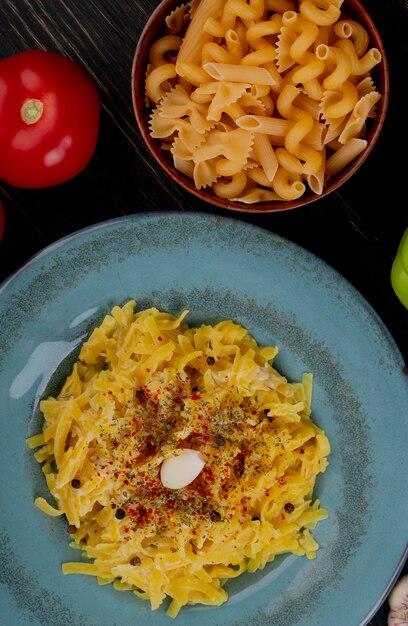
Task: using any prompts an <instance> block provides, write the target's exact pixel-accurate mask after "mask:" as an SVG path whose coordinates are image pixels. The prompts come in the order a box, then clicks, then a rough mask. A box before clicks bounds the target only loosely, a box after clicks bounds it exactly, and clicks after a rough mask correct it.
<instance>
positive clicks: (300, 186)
mask: <svg viewBox="0 0 408 626" xmlns="http://www.w3.org/2000/svg"><path fill="white" fill-rule="evenodd" d="M272 186H273V190H274V191H275V193H276V194H277V195H278V196H279V197H280V198H283V200H296V199H297V198H300V197H301V196H302V195H303V194H304V193H305V189H306V187H305V185H304V183H302V182H301V181H300V180H299V179H295V180H293V178H292V174H291V173H290V172H288V171H287V170H285V169H284V168H283V167H278V170H277V172H276V174H275V177H274V179H273V183H272Z"/></svg>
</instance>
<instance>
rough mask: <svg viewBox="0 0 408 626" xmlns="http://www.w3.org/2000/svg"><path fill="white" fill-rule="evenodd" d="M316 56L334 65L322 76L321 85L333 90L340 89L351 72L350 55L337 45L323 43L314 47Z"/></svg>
mask: <svg viewBox="0 0 408 626" xmlns="http://www.w3.org/2000/svg"><path fill="white" fill-rule="evenodd" d="M316 56H317V58H318V59H321V60H322V61H327V62H328V63H330V64H333V65H334V70H333V71H331V72H330V74H328V75H327V76H326V77H325V78H324V80H323V87H324V88H325V89H329V90H333V91H335V90H336V89H340V88H341V86H342V85H343V83H345V82H346V80H347V79H348V78H349V76H350V74H351V73H352V62H351V59H350V56H349V55H348V54H347V53H345V52H344V51H343V50H341V49H340V48H338V47H335V46H326V45H325V44H320V45H319V46H318V47H317V48H316Z"/></svg>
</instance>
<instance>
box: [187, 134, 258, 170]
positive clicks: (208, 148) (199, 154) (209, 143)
mask: <svg viewBox="0 0 408 626" xmlns="http://www.w3.org/2000/svg"><path fill="white" fill-rule="evenodd" d="M252 143H253V133H251V132H248V131H246V130H243V129H241V128H237V129H236V130H232V131H231V132H228V133H224V132H222V131H220V130H212V131H210V132H209V133H208V135H207V137H206V141H205V143H204V144H202V145H201V146H200V147H199V148H198V149H197V150H196V152H195V155H194V162H195V163H200V162H201V161H207V160H209V159H213V158H216V157H220V156H223V157H224V158H226V159H229V160H230V161H234V162H236V163H240V164H241V165H242V167H244V166H245V163H246V162H247V159H248V155H249V152H250V150H251V147H252Z"/></svg>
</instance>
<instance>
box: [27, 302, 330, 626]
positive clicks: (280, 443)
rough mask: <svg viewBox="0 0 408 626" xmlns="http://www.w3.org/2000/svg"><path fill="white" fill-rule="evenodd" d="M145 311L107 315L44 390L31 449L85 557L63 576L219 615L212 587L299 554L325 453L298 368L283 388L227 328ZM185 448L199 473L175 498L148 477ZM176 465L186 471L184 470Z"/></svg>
mask: <svg viewBox="0 0 408 626" xmlns="http://www.w3.org/2000/svg"><path fill="white" fill-rule="evenodd" d="M187 313H188V311H184V312H183V313H182V314H181V315H180V316H179V317H177V318H176V317H174V316H172V315H170V314H167V313H164V312H161V311H159V310H157V309H156V308H150V309H147V310H141V311H138V312H135V302H134V301H129V302H128V303H127V304H125V305H124V306H123V307H119V306H115V307H114V308H113V309H112V312H111V314H110V315H107V316H106V317H105V318H104V320H103V321H102V323H101V325H100V326H99V327H97V328H96V329H95V330H94V331H93V332H92V333H91V335H90V336H89V339H88V340H87V341H86V342H85V343H84V345H83V346H82V348H81V351H80V354H79V360H78V361H77V362H76V363H75V365H74V366H73V369H72V373H71V374H70V375H69V376H68V378H67V380H66V382H65V384H64V385H63V387H62V389H61V391H60V393H59V395H58V396H57V397H55V398H53V397H49V398H47V399H45V400H42V401H41V411H42V412H43V415H44V425H43V431H42V433H40V434H39V435H35V436H34V437H31V438H30V439H29V440H28V445H29V447H31V448H34V447H38V450H37V451H36V452H35V458H36V460H37V461H38V462H39V463H42V469H43V472H44V475H45V478H46V481H47V485H48V489H49V491H50V493H51V494H52V496H53V498H54V500H55V503H56V504H50V503H48V502H47V501H46V500H45V499H44V498H42V497H38V498H37V499H36V501H35V502H36V504H37V505H38V506H39V507H40V509H42V510H43V511H44V512H45V513H48V514H50V515H55V516H58V515H65V516H66V518H67V523H68V532H69V533H71V537H72V543H71V545H72V547H75V548H78V549H79V550H81V551H82V554H83V557H86V558H87V559H88V560H87V561H84V560H79V561H78V562H75V561H74V562H69V563H64V564H63V566H62V569H63V572H64V573H65V574H87V575H91V576H95V577H96V578H97V579H98V582H99V583H100V584H102V585H103V584H107V583H113V584H114V586H115V587H116V588H117V589H120V590H130V591H133V592H134V593H135V594H136V595H137V596H139V598H142V599H144V600H149V601H150V603H151V607H152V609H157V608H158V607H159V606H160V605H161V604H162V603H163V601H164V600H165V599H166V598H169V599H170V603H169V606H168V609H167V613H168V615H169V616H171V617H176V615H177V614H178V612H179V610H180V608H181V607H183V606H184V605H187V604H196V603H201V604H206V605H220V604H222V603H224V602H225V601H226V600H227V597H228V594H227V590H226V588H225V583H226V581H227V580H228V579H229V578H234V577H237V576H240V575H241V574H242V573H243V572H245V571H248V572H254V571H255V570H257V569H262V568H264V566H265V565H266V564H267V563H268V562H270V561H272V560H273V559H274V558H275V556H276V555H278V554H282V553H293V554H296V555H299V556H300V555H306V557H307V558H309V559H311V558H314V557H315V555H316V550H317V549H318V545H317V543H316V541H315V539H314V538H313V535H312V532H311V531H312V529H313V528H314V527H315V525H316V523H317V522H318V521H319V520H322V519H324V518H326V517H327V511H326V510H324V509H321V508H319V501H318V500H313V489H314V485H315V480H316V477H317V475H318V474H319V473H320V472H324V471H325V469H326V467H327V465H328V461H327V456H328V455H329V452H330V445H329V441H328V439H327V437H326V435H325V433H324V432H323V431H322V430H321V429H320V428H318V427H317V426H316V424H314V422H313V421H312V419H311V409H310V405H311V390H312V377H311V374H305V375H304V377H303V380H302V382H298V383H290V382H288V381H287V379H286V378H285V377H284V376H282V375H281V374H280V373H279V372H278V371H277V370H276V369H275V368H274V367H273V365H272V364H271V362H272V360H273V358H274V357H275V356H276V354H277V352H278V350H277V348H275V347H260V346H258V345H257V343H256V342H255V340H254V339H253V338H252V337H251V336H250V335H249V334H248V333H247V331H246V330H245V329H244V328H243V327H242V326H240V325H239V324H236V323H234V322H232V321H230V320H226V321H222V322H220V323H218V324H216V325H214V326H210V325H202V326H200V327H199V328H190V327H188V326H187V325H186V324H185V322H184V318H185V316H186V315H187ZM185 449H188V450H193V451H196V454H198V453H199V454H200V456H201V459H202V463H203V468H202V470H201V472H200V473H199V474H198V476H197V477H196V478H195V479H194V480H193V481H192V482H190V483H189V484H188V485H186V486H183V487H181V488H169V487H165V486H164V484H163V481H162V479H161V473H160V470H161V468H163V464H164V463H165V462H168V461H169V459H174V458H176V457H177V456H180V455H181V454H182V453H183V451H185ZM186 469H187V468H186Z"/></svg>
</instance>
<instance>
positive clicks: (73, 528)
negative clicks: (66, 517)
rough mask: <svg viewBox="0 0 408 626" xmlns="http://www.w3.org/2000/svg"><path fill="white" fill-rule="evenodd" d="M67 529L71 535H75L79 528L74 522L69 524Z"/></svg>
mask: <svg viewBox="0 0 408 626" xmlns="http://www.w3.org/2000/svg"><path fill="white" fill-rule="evenodd" d="M67 530H68V532H69V534H70V535H73V534H74V533H76V531H77V528H76V526H74V524H69V526H68V528H67Z"/></svg>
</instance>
